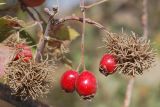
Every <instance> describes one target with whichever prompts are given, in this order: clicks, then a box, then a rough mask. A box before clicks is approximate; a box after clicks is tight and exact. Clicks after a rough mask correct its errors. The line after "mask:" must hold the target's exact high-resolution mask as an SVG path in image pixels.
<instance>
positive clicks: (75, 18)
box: [57, 15, 110, 34]
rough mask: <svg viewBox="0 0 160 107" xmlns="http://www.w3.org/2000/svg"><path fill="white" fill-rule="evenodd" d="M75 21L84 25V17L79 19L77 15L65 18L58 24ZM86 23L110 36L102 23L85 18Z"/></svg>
mask: <svg viewBox="0 0 160 107" xmlns="http://www.w3.org/2000/svg"><path fill="white" fill-rule="evenodd" d="M73 20H74V21H79V22H82V23H83V20H84V18H83V17H78V16H76V15H72V16H66V17H64V18H60V19H59V21H57V24H60V23H64V22H66V21H73ZM85 22H86V23H87V24H91V25H93V26H95V27H97V28H98V29H100V30H102V31H104V32H105V33H107V34H110V33H109V32H108V30H107V29H106V27H105V26H103V25H102V24H100V23H98V22H96V21H94V20H92V19H90V18H85Z"/></svg>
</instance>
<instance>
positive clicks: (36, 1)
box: [22, 0, 45, 7]
mask: <svg viewBox="0 0 160 107" xmlns="http://www.w3.org/2000/svg"><path fill="white" fill-rule="evenodd" d="M22 1H23V2H24V3H25V4H26V6H28V7H36V6H40V5H41V4H43V3H44V2H45V0H22Z"/></svg>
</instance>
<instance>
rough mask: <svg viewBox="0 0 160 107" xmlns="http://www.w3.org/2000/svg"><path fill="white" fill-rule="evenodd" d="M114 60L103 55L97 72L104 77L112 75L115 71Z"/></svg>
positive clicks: (108, 55)
mask: <svg viewBox="0 0 160 107" xmlns="http://www.w3.org/2000/svg"><path fill="white" fill-rule="evenodd" d="M116 64H117V63H116V60H115V58H114V56H113V55H111V54H105V55H103V57H102V59H101V61H100V67H99V71H100V72H101V73H102V74H104V75H105V76H107V75H109V74H112V73H114V72H115V69H116Z"/></svg>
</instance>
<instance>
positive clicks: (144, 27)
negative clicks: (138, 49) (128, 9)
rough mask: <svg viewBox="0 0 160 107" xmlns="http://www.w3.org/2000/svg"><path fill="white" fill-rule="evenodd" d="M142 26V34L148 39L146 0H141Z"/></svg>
mask: <svg viewBox="0 0 160 107" xmlns="http://www.w3.org/2000/svg"><path fill="white" fill-rule="evenodd" d="M142 26H143V36H144V38H145V39H148V36H149V32H148V0H143V14H142Z"/></svg>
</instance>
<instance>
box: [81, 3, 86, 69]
mask: <svg viewBox="0 0 160 107" xmlns="http://www.w3.org/2000/svg"><path fill="white" fill-rule="evenodd" d="M84 3H85V2H84V0H81V1H80V7H81V11H82V15H83V19H84V20H83V22H82V23H83V25H82V39H81V64H82V66H83V70H85V69H86V67H85V59H84V36H85V27H86V26H85V25H86V21H85V18H86V13H85V8H84V6H85V4H84Z"/></svg>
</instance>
